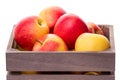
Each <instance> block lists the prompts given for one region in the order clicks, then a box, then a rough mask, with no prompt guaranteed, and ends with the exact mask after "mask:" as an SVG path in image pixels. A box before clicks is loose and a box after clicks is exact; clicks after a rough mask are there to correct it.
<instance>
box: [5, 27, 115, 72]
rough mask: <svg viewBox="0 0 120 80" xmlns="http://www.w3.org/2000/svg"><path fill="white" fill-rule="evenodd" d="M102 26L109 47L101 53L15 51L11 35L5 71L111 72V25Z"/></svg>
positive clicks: (112, 67)
mask: <svg viewBox="0 0 120 80" xmlns="http://www.w3.org/2000/svg"><path fill="white" fill-rule="evenodd" d="M99 26H101V27H102V26H103V31H104V32H105V35H106V36H107V37H108V38H109V40H110V44H111V47H110V49H108V50H106V51H101V52H74V51H66V52H33V51H18V50H16V49H15V44H14V39H13V33H12V35H11V37H10V41H9V44H8V48H7V51H6V68H7V71H112V72H114V70H115V48H114V36H113V26H112V25H99Z"/></svg>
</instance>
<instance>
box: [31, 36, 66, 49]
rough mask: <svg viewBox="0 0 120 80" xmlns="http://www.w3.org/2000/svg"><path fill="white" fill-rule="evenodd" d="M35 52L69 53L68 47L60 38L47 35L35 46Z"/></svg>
mask: <svg viewBox="0 0 120 80" xmlns="http://www.w3.org/2000/svg"><path fill="white" fill-rule="evenodd" d="M32 50H33V51H67V50H68V48H67V45H66V44H65V42H64V41H63V40H62V38H60V37H59V36H57V35H55V34H46V35H44V36H43V37H40V38H39V40H38V41H36V42H35V44H34V46H33V49H32Z"/></svg>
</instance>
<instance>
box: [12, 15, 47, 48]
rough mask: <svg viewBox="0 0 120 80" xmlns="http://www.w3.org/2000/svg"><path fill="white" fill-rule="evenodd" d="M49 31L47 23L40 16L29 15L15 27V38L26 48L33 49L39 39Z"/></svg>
mask: <svg viewBox="0 0 120 80" xmlns="http://www.w3.org/2000/svg"><path fill="white" fill-rule="evenodd" d="M47 33H49V27H48V26H47V23H46V22H45V21H44V20H42V19H40V18H39V17H38V16H29V17H26V18H24V19H23V20H21V21H20V22H18V24H17V25H16V26H15V29H14V39H15V41H16V42H17V44H18V45H19V46H20V47H21V48H23V49H24V50H32V47H33V45H34V43H35V41H36V40H37V39H39V38H40V37H41V36H43V35H45V34H47Z"/></svg>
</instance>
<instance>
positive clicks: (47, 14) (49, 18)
mask: <svg viewBox="0 0 120 80" xmlns="http://www.w3.org/2000/svg"><path fill="white" fill-rule="evenodd" d="M65 13H66V11H65V10H64V9H63V8H61V7H59V6H48V7H46V8H44V9H43V10H42V11H41V12H40V14H39V17H41V18H43V19H44V20H45V21H46V22H47V24H48V26H49V29H50V32H51V33H52V32H53V28H54V26H55V23H56V21H57V20H58V18H59V17H60V16H62V15H63V14H65Z"/></svg>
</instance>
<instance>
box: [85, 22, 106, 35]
mask: <svg viewBox="0 0 120 80" xmlns="http://www.w3.org/2000/svg"><path fill="white" fill-rule="evenodd" d="M86 24H87V26H88V29H89V32H90V33H96V34H102V35H104V32H103V30H102V29H101V28H100V27H99V26H98V25H96V24H95V23H93V22H87V23H86Z"/></svg>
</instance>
